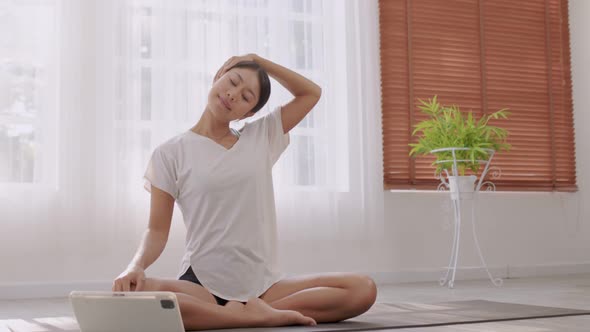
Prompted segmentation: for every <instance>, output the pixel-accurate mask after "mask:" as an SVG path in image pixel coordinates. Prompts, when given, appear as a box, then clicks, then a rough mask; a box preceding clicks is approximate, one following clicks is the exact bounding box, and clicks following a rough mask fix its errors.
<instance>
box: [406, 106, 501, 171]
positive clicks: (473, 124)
mask: <svg viewBox="0 0 590 332" xmlns="http://www.w3.org/2000/svg"><path fill="white" fill-rule="evenodd" d="M436 98H437V96H434V98H433V99H428V102H425V101H423V100H421V99H419V101H420V103H421V104H422V105H420V106H418V107H419V108H420V110H421V111H422V112H424V113H426V114H428V115H429V116H430V118H429V119H428V120H424V121H421V122H420V123H418V124H417V125H415V126H414V127H415V129H414V131H413V132H412V135H413V136H414V135H416V134H417V133H420V134H421V135H420V138H419V140H418V143H410V146H411V147H412V150H410V156H413V155H428V154H430V151H432V150H434V149H440V148H452V147H462V148H463V147H464V148H470V150H465V151H461V150H456V151H455V155H456V157H457V160H468V161H465V162H458V163H457V168H458V171H459V175H465V171H466V170H467V169H470V170H472V171H473V172H474V173H477V171H478V170H479V167H480V163H479V162H478V161H477V160H486V159H487V158H488V152H487V151H486V150H485V149H492V150H495V151H502V150H506V151H508V150H509V149H510V147H511V146H510V144H508V143H506V137H507V136H508V132H507V131H506V129H503V128H499V127H495V126H491V125H488V122H489V121H490V120H491V119H500V118H502V119H507V118H508V115H509V114H510V113H509V112H508V110H507V109H501V110H499V111H497V112H494V113H492V114H487V115H486V114H484V115H483V116H482V117H481V118H480V119H479V120H476V119H474V117H473V114H472V112H469V113H467V114H464V113H462V112H461V111H460V110H459V108H458V107H457V106H455V105H453V106H450V107H446V106H443V105H441V104H439V103H438V102H437V100H436ZM435 155H436V161H442V160H453V155H452V152H451V151H445V152H439V153H436V154H435ZM432 165H435V166H436V172H437V174H439V173H440V172H442V170H443V169H451V167H452V162H445V163H438V164H437V163H436V162H434V163H433V164H432Z"/></svg>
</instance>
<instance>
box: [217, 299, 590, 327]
mask: <svg viewBox="0 0 590 332" xmlns="http://www.w3.org/2000/svg"><path fill="white" fill-rule="evenodd" d="M579 315H590V310H577V309H568V308H553V307H542V306H533V305H524V304H515V303H504V302H492V301H485V300H473V301H454V302H442V303H435V304H424V303H376V304H375V305H373V307H372V308H371V309H370V310H369V311H367V312H366V313H364V314H362V315H360V316H358V317H355V318H352V319H349V320H346V321H344V322H340V323H337V324H320V325H317V326H313V327H302V326H293V327H291V326H289V327H274V328H264V329H224V330H223V331H224V332H238V331H240V332H244V331H256V332H261V331H263V330H264V331H269V332H287V331H289V332H298V331H309V332H311V331H321V332H332V331H334V332H343V331H377V330H390V329H391V330H393V329H402V328H417V327H430V326H444V325H458V324H475V323H487V322H501V321H510V320H522V319H535V318H550V317H564V316H579Z"/></svg>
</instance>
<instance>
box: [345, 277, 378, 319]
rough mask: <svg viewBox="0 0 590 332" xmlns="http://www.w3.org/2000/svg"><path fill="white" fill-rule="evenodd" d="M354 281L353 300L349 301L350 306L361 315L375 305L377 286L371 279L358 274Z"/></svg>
mask: <svg viewBox="0 0 590 332" xmlns="http://www.w3.org/2000/svg"><path fill="white" fill-rule="evenodd" d="M355 279H356V280H355V281H356V282H355V287H354V289H353V291H352V292H353V294H354V295H353V297H354V299H353V300H352V301H351V304H352V305H353V306H354V309H355V311H357V312H360V313H359V314H361V313H363V312H365V311H367V310H369V309H370V308H371V307H372V306H373V304H374V303H375V300H376V299H377V285H376V284H375V281H374V280H373V279H372V278H371V277H369V276H366V275H360V274H359V275H357V276H356V277H355Z"/></svg>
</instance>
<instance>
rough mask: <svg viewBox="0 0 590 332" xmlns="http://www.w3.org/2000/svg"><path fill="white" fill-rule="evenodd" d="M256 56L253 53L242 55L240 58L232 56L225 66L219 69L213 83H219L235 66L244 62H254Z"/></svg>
mask: <svg viewBox="0 0 590 332" xmlns="http://www.w3.org/2000/svg"><path fill="white" fill-rule="evenodd" d="M254 56H255V54H252V53H250V54H246V55H240V56H232V57H231V58H229V59H228V60H227V61H226V62H225V63H224V64H223V66H221V68H219V70H218V71H217V74H215V78H214V79H213V82H215V81H217V80H218V79H219V78H220V77H221V76H223V74H225V73H226V72H227V71H228V70H229V69H230V68H231V67H233V66H234V65H235V64H237V63H239V62H242V61H254Z"/></svg>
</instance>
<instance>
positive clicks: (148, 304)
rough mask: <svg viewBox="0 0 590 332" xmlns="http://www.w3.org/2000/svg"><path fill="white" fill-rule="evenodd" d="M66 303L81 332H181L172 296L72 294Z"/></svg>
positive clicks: (99, 293)
mask: <svg viewBox="0 0 590 332" xmlns="http://www.w3.org/2000/svg"><path fill="white" fill-rule="evenodd" d="M70 303H71V305H72V309H73V310H74V315H75V316H76V320H77V321H78V325H79V326H80V331H81V332H99V331H100V332H115V331H116V332H121V331H137V332H162V331H170V332H184V325H183V323H182V317H181V316H180V309H179V307H178V301H177V299H176V295H175V294H174V293H172V292H94V291H73V292H71V293H70Z"/></svg>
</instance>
